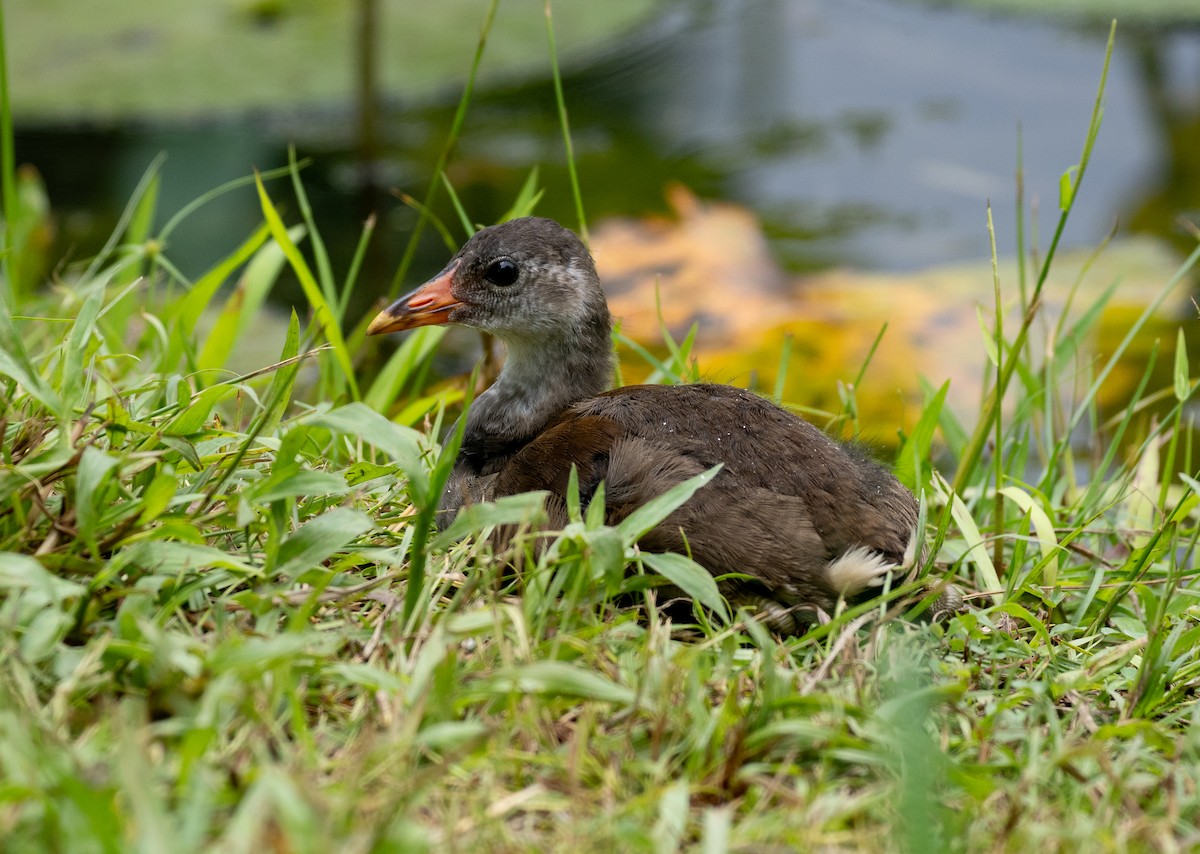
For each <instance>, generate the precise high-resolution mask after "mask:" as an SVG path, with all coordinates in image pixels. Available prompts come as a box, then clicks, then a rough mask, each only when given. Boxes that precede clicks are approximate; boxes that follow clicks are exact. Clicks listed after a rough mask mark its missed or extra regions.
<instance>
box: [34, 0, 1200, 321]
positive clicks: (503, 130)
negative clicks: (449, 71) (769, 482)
mask: <svg viewBox="0 0 1200 854" xmlns="http://www.w3.org/2000/svg"><path fill="white" fill-rule="evenodd" d="M559 14H568V11H567V10H566V9H565V8H564V9H563V10H560V11H559ZM471 32H472V33H473V32H474V27H472V28H471ZM472 38H473V35H472ZM1106 38H1107V26H1104V27H1096V26H1090V25H1084V24H1075V23H1070V22H1056V21H1052V20H1045V19H1032V20H1031V19H1024V18H1013V17H1001V16H992V15H986V14H981V13H976V12H971V11H963V10H956V9H951V8H939V7H931V6H925V5H920V4H916V3H909V2H901V0H808V2H786V0H759V2H754V3H745V2H735V0H726V1H725V2H721V0H712V2H693V3H682V2H677V3H665V4H664V5H663V7H662V11H661V13H660V14H659V15H658V16H657V17H656V18H655V19H654V20H652V21H650V22H648V24H647V25H646V26H645V27H644V28H642V29H641V30H640V31H639V32H637V33H631V34H628V35H627V36H626V37H624V38H623V39H621V40H620V41H619V43H613V44H609V45H607V46H605V47H604V48H602V49H601V50H600V51H599V52H598V53H596V54H594V55H591V56H588V57H564V58H563V60H564V63H565V66H566V71H567V76H566V79H565V86H566V96H567V100H568V104H569V108H570V115H571V121H572V130H573V133H574V139H575V144H576V153H577V158H578V164H579V169H580V176H581V180H582V184H583V192H584V197H585V203H586V208H587V210H588V213H589V216H590V217H591V218H592V219H593V220H596V219H600V218H602V217H605V216H609V215H638V214H643V213H646V212H652V211H662V210H664V209H665V202H664V199H663V188H664V186H665V185H666V184H667V183H668V182H672V181H681V182H683V183H685V184H686V185H688V186H690V187H691V188H692V189H693V190H695V191H696V192H697V193H699V194H700V195H701V196H706V197H715V198H724V199H730V200H733V201H736V202H739V203H742V204H744V205H746V206H748V207H749V208H751V209H752V210H753V211H754V212H755V213H756V214H758V215H759V216H760V217H761V218H762V219H763V221H764V224H765V227H766V229H767V231H768V233H769V235H770V237H771V239H772V245H773V248H774V249H775V251H776V253H777V255H778V256H779V257H780V259H781V260H782V261H783V262H784V264H785V266H786V267H788V268H789V269H791V270H793V271H795V270H804V269H817V268H823V267H827V266H832V265H855V266H861V267H865V268H868V269H879V270H908V269H915V268H920V267H923V266H926V265H932V264H938V263H943V262H950V261H959V260H963V259H980V258H985V257H987V254H988V237H987V232H986V228H985V205H986V204H987V202H988V201H989V200H990V201H991V203H992V206H993V209H994V216H995V220H996V225H997V239H998V242H999V247H1000V252H1001V253H1002V254H1004V253H1009V252H1012V250H1013V248H1014V245H1015V244H1014V217H1015V211H1014V195H1015V179H1014V174H1015V169H1016V161H1017V152H1018V142H1017V140H1018V127H1020V128H1021V134H1022V138H1023V152H1024V165H1025V172H1026V186H1027V193H1028V195H1029V197H1030V198H1031V200H1033V201H1034V202H1035V203H1036V205H1037V208H1038V214H1037V217H1038V221H1039V228H1038V231H1039V233H1040V235H1041V238H1040V239H1041V240H1042V242H1043V243H1044V242H1045V241H1047V240H1048V238H1049V233H1050V228H1051V226H1052V224H1053V221H1054V219H1055V218H1056V217H1057V211H1058V198H1057V192H1058V189H1057V188H1058V179H1059V175H1060V174H1061V173H1062V172H1063V170H1064V169H1066V168H1067V167H1069V166H1070V165H1072V164H1073V163H1075V162H1076V161H1077V160H1078V157H1079V152H1080V148H1081V145H1082V142H1083V138H1084V133H1085V131H1086V127H1087V121H1088V116H1089V114H1090V111H1091V108H1092V102H1093V100H1094V97H1095V91H1096V86H1097V83H1098V81H1099V77H1100V70H1101V66H1102V63H1103V58H1104V44H1105V40H1106ZM538 48H539V50H541V49H543V46H538ZM465 74H466V69H465V68H464V77H465ZM457 95H458V93H457V92H447V94H446V98H445V99H444V100H443V101H440V102H435V103H425V104H389V105H387V109H386V110H385V111H384V115H383V116H382V118H381V122H380V125H379V129H378V134H379V138H380V140H381V145H382V148H381V151H380V156H379V158H378V159H377V161H376V162H375V164H374V168H373V169H371V170H369V171H370V172H371V174H372V175H373V180H368V181H364V174H365V173H364V170H363V168H362V167H361V166H360V164H358V162H357V148H356V144H357V143H356V140H355V131H356V122H355V121H354V118H353V116H354V108H353V105H352V104H346V105H340V106H338V105H334V106H332V107H331V108H330V109H329V110H328V111H327V112H326V113H324V114H320V115H306V116H303V117H296V116H279V117H270V118H265V117H262V116H252V117H245V118H242V119H239V120H234V121H213V122H205V123H197V124H192V125H186V126H156V125H153V124H147V125H139V126H130V127H113V128H94V127H93V128H35V127H27V126H21V125H20V123H19V122H20V117H19V116H18V117H17V118H18V128H19V133H18V140H17V142H18V156H19V158H20V160H22V161H27V162H32V163H34V164H35V165H36V166H37V167H38V169H39V170H40V171H41V173H42V174H43V175H44V177H45V180H46V182H47V185H48V189H49V194H50V197H51V203H52V205H53V206H54V209H55V211H56V213H57V215H58V230H59V242H60V244H61V245H62V247H63V249H64V251H68V252H70V253H71V254H72V255H73V256H74V257H80V256H82V255H86V254H87V253H88V252H89V251H92V250H94V249H96V248H97V247H98V246H99V245H100V243H101V242H102V240H103V239H104V237H105V236H106V234H107V231H108V230H109V229H110V228H111V227H112V225H113V223H114V222H115V219H116V216H117V214H118V212H119V210H120V207H121V206H122V205H123V204H124V202H125V200H126V199H127V198H128V196H129V194H130V192H131V191H132V189H133V187H134V185H135V183H136V181H137V179H138V177H139V175H140V174H141V172H142V171H143V170H144V169H145V168H146V166H147V165H148V164H149V162H150V161H151V160H152V159H153V158H154V156H155V155H156V154H158V153H159V152H163V151H165V152H166V153H167V155H168V158H167V161H166V164H165V166H164V168H163V185H162V195H161V203H160V208H159V209H160V212H162V214H163V215H169V214H170V213H172V212H174V211H175V210H177V209H178V208H179V207H181V206H182V205H183V204H185V203H187V202H189V201H191V200H192V199H194V198H195V197H197V196H199V195H200V194H201V193H203V192H205V191H206V190H208V189H210V188H212V187H214V186H216V185H218V184H220V183H221V182H223V181H226V180H228V179H231V178H234V177H238V176H242V175H245V174H247V173H248V172H249V171H250V170H251V169H252V168H254V167H258V168H260V169H264V168H270V167H273V166H278V165H281V164H283V163H285V162H286V159H287V154H286V151H287V145H288V144H289V143H290V142H294V143H295V144H296V145H297V146H298V147H299V149H300V153H301V155H302V156H307V157H311V158H312V160H313V165H312V166H311V167H310V168H309V169H308V170H307V171H306V185H307V187H308V190H309V193H310V194H311V196H312V199H313V202H314V205H315V208H316V217H317V222H318V226H319V227H320V228H321V229H322V231H323V234H324V237H325V239H326V241H327V243H329V244H330V247H331V250H332V253H333V256H334V261H335V265H338V266H337V267H336V269H345V266H346V264H347V262H348V258H349V256H350V253H351V251H352V248H353V245H354V241H355V240H356V239H357V236H358V229H359V227H360V224H361V222H362V220H363V218H364V217H365V216H366V214H367V213H368V212H370V211H376V212H378V213H379V215H380V227H379V229H378V232H377V237H376V239H375V241H374V244H373V246H372V255H371V257H370V258H369V259H368V268H367V270H366V274H365V275H366V279H365V280H364V281H365V284H364V285H363V288H364V289H371V290H372V291H374V292H375V293H378V292H379V291H382V290H384V289H386V286H387V284H388V283H389V282H390V279H391V276H392V273H393V271H394V270H395V266H396V263H397V261H398V259H399V255H400V251H401V248H402V245H403V241H404V240H405V239H406V238H407V235H408V232H409V229H410V227H411V224H412V222H413V220H414V215H413V214H412V213H411V212H410V211H409V210H408V209H407V208H405V207H404V206H403V205H401V204H400V202H399V201H398V200H397V199H396V198H395V196H394V194H393V193H392V192H391V190H393V189H398V190H401V191H403V192H407V193H410V194H412V195H414V196H417V197H421V196H423V195H424V192H425V188H426V186H427V183H428V181H429V177H430V171H431V169H432V166H433V164H434V162H435V159H436V156H437V152H438V150H439V148H440V146H441V144H442V141H443V140H444V139H445V138H446V135H447V132H448V128H449V126H450V122H451V120H452V116H453V113H454V109H455V106H456V99H457ZM534 165H539V166H540V167H541V177H542V183H543V184H544V185H545V186H546V188H547V192H546V196H545V199H544V201H543V203H542V205H541V207H540V208H539V210H540V212H542V213H545V214H547V215H550V216H556V217H559V218H561V219H563V220H564V221H566V222H569V223H573V222H574V217H573V213H572V211H573V205H572V202H571V199H570V195H569V190H568V189H567V187H568V185H567V182H566V171H565V166H564V158H563V154H562V139H561V135H560V131H559V128H558V123H557V117H556V114H555V107H554V97H553V90H552V88H551V84H550V81H549V78H548V75H547V77H546V78H544V79H539V80H531V81H526V82H523V83H517V84H512V85H508V86H506V87H503V88H491V89H487V90H485V91H482V92H479V93H478V95H477V97H476V99H475V101H474V103H473V105H472V107H471V111H470V113H469V115H468V119H467V126H466V131H465V134H464V137H463V139H462V141H461V144H460V145H459V148H458V151H457V154H456V156H455V159H454V161H453V165H452V167H451V169H450V177H451V179H452V180H453V182H454V183H455V185H456V187H457V188H458V189H459V192H460V194H461V196H462V198H463V201H464V202H465V204H466V205H467V208H468V210H469V211H470V213H471V215H472V217H473V218H474V219H476V220H477V221H480V222H486V221H490V220H492V219H494V218H495V217H497V216H498V215H499V214H501V213H502V212H503V211H504V210H505V209H507V208H508V206H509V204H510V203H511V201H512V199H513V197H514V195H515V194H516V191H517V188H518V187H519V186H520V183H521V182H522V181H523V180H524V178H525V176H526V174H527V173H528V170H529V169H530V168H531V167H532V166H534ZM272 193H273V194H274V195H275V197H276V198H278V199H280V200H281V201H285V202H286V201H287V200H289V199H290V196H291V193H290V189H289V188H288V187H287V186H286V184H285V183H283V182H278V183H276V184H274V185H273V187H272ZM436 209H437V211H438V212H439V214H441V215H442V216H443V217H444V218H445V219H446V220H447V221H449V222H453V221H454V216H453V214H452V213H451V209H450V207H449V205H448V204H446V203H444V194H443V203H441V204H439V205H437V208H436ZM1181 216H1190V217H1192V218H1193V220H1195V219H1196V218H1197V217H1198V216H1200V30H1198V29H1194V28H1193V29H1179V28H1173V29H1164V30H1138V29H1137V28H1135V27H1132V26H1129V27H1122V28H1121V29H1120V30H1119V32H1118V46H1117V51H1116V54H1115V56H1114V58H1113V67H1112V72H1111V74H1110V80H1109V87H1108V94H1107V99H1106V112H1105V121H1104V126H1103V129H1102V130H1101V133H1100V137H1099V140H1098V143H1097V145H1096V150H1095V155H1094V160H1093V164H1092V167H1091V170H1090V171H1089V172H1088V174H1087V177H1086V180H1085V182H1084V188H1083V191H1082V194H1081V196H1080V199H1079V203H1078V206H1077V209H1076V212H1075V214H1074V218H1073V221H1072V223H1071V226H1070V228H1069V230H1068V232H1067V234H1066V238H1065V240H1066V245H1067V246H1090V245H1093V244H1095V243H1096V242H1098V241H1099V240H1100V239H1101V238H1102V237H1103V236H1104V235H1105V234H1106V233H1107V232H1108V231H1109V230H1110V229H1112V228H1113V227H1114V225H1116V226H1117V227H1118V228H1119V229H1121V230H1125V231H1149V232H1152V233H1154V234H1157V235H1159V236H1161V237H1162V238H1163V239H1165V240H1167V241H1171V242H1173V243H1175V244H1176V245H1178V246H1179V248H1180V249H1181V250H1182V249H1186V248H1189V247H1190V246H1192V245H1194V239H1193V238H1192V237H1190V236H1189V235H1188V234H1187V233H1186V232H1185V230H1184V229H1183V228H1182V227H1181V226H1180V225H1179V223H1178V218H1179V217H1181ZM163 218H165V216H164V217H163ZM292 219H293V220H294V219H295V208H294V204H293V206H292ZM259 220H260V214H259V211H258V207H257V201H256V199H255V197H254V194H253V191H252V190H250V189H247V190H242V191H239V192H237V193H235V194H233V195H231V196H228V197H226V198H223V199H221V200H219V201H217V202H215V203H213V204H212V205H210V206H208V207H207V208H205V209H203V210H201V211H200V212H198V213H197V214H195V215H194V216H193V217H192V219H191V220H190V221H189V222H188V223H187V224H185V226H184V227H182V228H180V229H179V230H178V231H177V233H176V235H175V237H174V239H173V240H172V243H171V245H170V246H169V247H168V249H167V253H168V256H169V257H171V258H172V260H173V261H174V262H175V263H176V264H177V266H178V267H179V268H180V269H181V270H183V271H184V272H185V273H186V274H189V275H197V274H199V273H200V272H202V271H203V270H204V269H206V268H207V267H208V266H210V265H211V264H213V263H214V262H215V261H216V260H218V259H220V258H221V257H223V256H224V255H225V254H227V253H228V252H230V251H231V250H232V249H233V248H234V247H235V245H236V244H237V243H238V242H239V241H240V240H241V239H242V238H244V237H245V236H246V235H247V234H248V233H249V232H250V231H251V229H253V228H254V227H255V225H256V224H257V223H258V222H259ZM455 231H456V232H457V229H455ZM445 252H446V250H445V248H444V247H443V246H441V245H440V242H439V241H438V240H437V239H436V238H434V237H432V236H431V237H429V238H428V239H427V240H426V242H425V246H424V250H423V253H422V256H421V258H420V260H419V261H418V266H417V268H416V269H415V270H414V273H413V275H412V276H411V277H410V278H414V279H415V278H418V277H420V276H422V275H423V274H424V273H425V272H428V271H429V270H430V269H431V268H436V267H440V265H441V263H442V261H443V260H444V256H445ZM364 298H365V295H364Z"/></svg>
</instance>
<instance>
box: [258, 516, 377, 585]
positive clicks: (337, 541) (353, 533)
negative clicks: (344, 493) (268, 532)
mask: <svg viewBox="0 0 1200 854" xmlns="http://www.w3.org/2000/svg"><path fill="white" fill-rule="evenodd" d="M374 527H375V523H374V522H373V521H371V517H370V516H368V515H367V514H366V513H363V512H362V511H361V510H351V509H350V508H349V507H337V508H335V509H333V510H330V511H329V512H328V513H322V514H321V515H320V516H317V517H315V518H313V519H310V520H309V521H308V522H306V523H304V525H302V526H301V527H300V528H299V529H298V530H296V531H293V532H292V533H291V534H290V535H289V536H288V538H287V539H286V540H284V541H283V544H282V545H281V546H280V547H279V552H278V554H276V556H275V563H276V565H275V566H274V567H271V570H272V571H273V572H277V573H279V574H280V575H283V576H287V577H293V576H296V575H299V574H300V573H301V572H304V571H305V570H307V569H311V568H312V567H313V566H315V565H317V564H319V563H321V562H322V561H324V560H325V559H326V558H328V557H329V556H330V555H332V554H334V553H335V552H338V551H340V550H342V549H343V548H345V547H346V546H347V545H348V544H349V543H351V542H353V541H354V540H356V539H357V538H358V537H360V536H362V535H363V534H365V533H366V532H367V531H369V530H371V529H372V528H374Z"/></svg>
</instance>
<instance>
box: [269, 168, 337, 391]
mask: <svg viewBox="0 0 1200 854" xmlns="http://www.w3.org/2000/svg"><path fill="white" fill-rule="evenodd" d="M254 183H255V186H257V187H258V199H259V202H260V204H261V206H262V212H263V216H265V217H266V220H267V225H268V226H269V227H270V229H271V235H272V236H273V237H274V238H275V241H276V242H277V243H278V244H279V245H280V247H281V248H282V249H283V254H284V255H285V256H287V260H288V263H289V264H290V265H291V267H292V271H293V272H294V273H295V274H296V278H297V279H298V280H299V281H300V287H301V289H303V291H304V296H305V297H307V298H308V304H309V306H310V307H311V308H312V311H313V317H314V319H315V322H316V324H317V326H318V327H320V329H321V332H322V333H323V334H324V335H325V340H326V341H328V342H329V343H330V344H332V345H333V354H334V357H335V358H336V359H337V362H338V364H339V365H340V366H341V369H342V373H341V379H342V380H343V381H344V382H345V383H346V385H347V386H348V387H349V388H350V394H351V396H352V397H355V398H357V397H358V384H357V382H355V379H354V365H353V363H352V361H351V359H350V351H349V350H348V349H346V340H345V338H343V337H342V330H341V327H340V326H339V325H338V318H337V315H336V314H335V313H334V309H333V307H332V306H331V305H330V304H329V302H328V301H327V300H326V299H325V296H324V295H323V294H322V293H321V286H320V285H318V284H317V280H316V279H315V278H314V277H313V274H312V270H310V269H309V266H308V264H307V263H306V262H305V261H304V257H303V256H302V255H301V254H300V250H299V249H297V248H296V244H295V243H293V242H292V239H291V237H289V236H288V230H287V228H285V227H284V224H283V220H282V219H280V218H279V213H278V211H276V210H275V206H274V205H273V204H272V203H271V198H270V197H269V196H268V195H267V190H266V188H265V187H264V186H263V183H262V178H261V177H260V176H258V175H255V182H254Z"/></svg>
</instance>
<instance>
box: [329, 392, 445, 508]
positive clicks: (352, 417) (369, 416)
mask: <svg viewBox="0 0 1200 854" xmlns="http://www.w3.org/2000/svg"><path fill="white" fill-rule="evenodd" d="M307 423H310V424H318V425H320V426H322V427H328V428H329V429H331V430H334V431H336V432H338V433H341V434H343V435H345V436H350V437H353V438H355V439H361V440H362V441H364V442H366V443H368V444H370V445H374V446H375V447H376V448H378V449H379V450H381V451H383V452H384V453H385V454H387V455H388V456H390V457H391V458H392V459H394V460H395V461H396V463H397V464H398V465H399V466H400V470H401V471H403V472H404V474H405V476H407V477H408V479H409V487H410V490H411V491H415V492H416V493H417V494H419V495H420V496H421V497H422V498H424V497H425V492H426V491H427V489H428V482H429V474H428V471H427V469H426V467H425V464H424V462H423V461H422V459H421V434H420V433H418V432H417V431H416V430H413V429H412V428H411V427H402V426H401V425H399V424H393V423H392V422H391V421H389V420H387V419H386V418H384V417H383V416H382V415H380V414H379V413H378V412H376V411H375V410H373V409H371V408H370V407H369V406H367V405H366V404H363V403H348V404H346V405H345V406H342V407H339V408H337V409H335V410H333V411H332V412H326V413H323V414H319V415H315V416H313V417H312V418H310V419H309V420H308V422H307ZM415 497H417V496H416V495H414V498H415Z"/></svg>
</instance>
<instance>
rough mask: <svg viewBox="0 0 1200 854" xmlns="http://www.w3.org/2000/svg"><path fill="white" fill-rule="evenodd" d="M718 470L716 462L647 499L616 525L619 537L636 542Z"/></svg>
mask: <svg viewBox="0 0 1200 854" xmlns="http://www.w3.org/2000/svg"><path fill="white" fill-rule="evenodd" d="M720 470H721V464H717V465H715V466H713V467H712V468H710V469H709V470H708V471H706V472H701V473H700V474H698V475H696V476H695V477H690V478H688V479H687V480H685V481H684V482H683V483H678V484H676V485H675V486H673V487H671V488H670V489H668V490H667V491H666V492H664V493H663V494H662V495H659V496H658V497H656V498H652V499H650V500H649V501H647V502H646V503H645V504H643V505H642V506H641V507H639V508H638V509H636V510H634V511H633V512H632V513H630V514H629V515H628V516H626V517H625V518H624V519H622V520H621V522H620V523H619V524H618V525H617V530H618V531H620V532H621V537H622V538H623V539H624V540H625V542H627V543H633V542H637V540H638V539H639V538H640V537H641V536H642V535H643V534H645V533H646V532H647V531H649V530H650V529H651V528H653V527H654V526H655V525H657V524H658V523H659V522H661V521H662V520H663V519H665V518H667V517H668V516H670V515H671V514H672V513H673V512H675V510H677V509H678V508H680V507H682V506H683V505H684V504H685V503H686V502H687V500H688V499H689V498H691V497H692V496H693V495H695V494H696V491H697V490H699V489H700V488H701V487H702V486H704V485H705V484H707V483H708V482H709V481H711V480H712V479H713V478H714V477H716V475H717V472H719V471H720Z"/></svg>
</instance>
